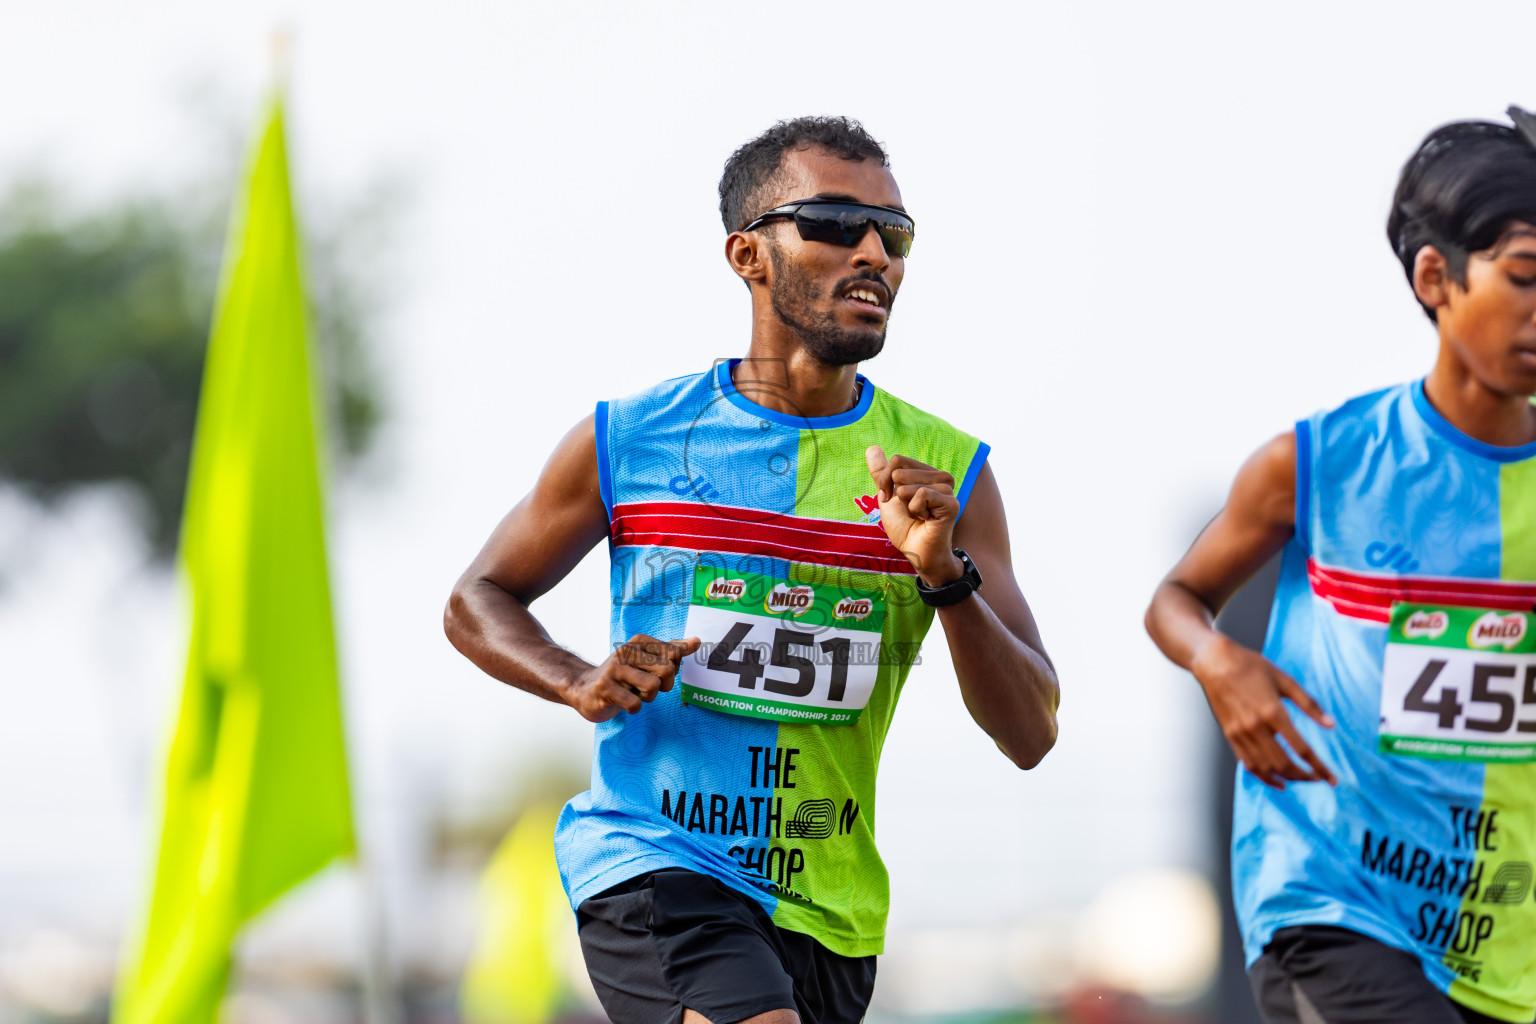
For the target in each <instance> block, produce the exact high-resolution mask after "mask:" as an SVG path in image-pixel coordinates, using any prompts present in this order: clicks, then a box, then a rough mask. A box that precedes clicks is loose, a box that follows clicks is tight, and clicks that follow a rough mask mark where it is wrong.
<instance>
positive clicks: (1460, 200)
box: [1387, 121, 1536, 320]
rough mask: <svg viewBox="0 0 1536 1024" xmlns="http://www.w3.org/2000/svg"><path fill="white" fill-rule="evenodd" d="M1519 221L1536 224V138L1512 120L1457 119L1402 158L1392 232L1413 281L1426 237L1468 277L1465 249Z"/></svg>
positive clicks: (1462, 279) (1461, 278)
mask: <svg viewBox="0 0 1536 1024" xmlns="http://www.w3.org/2000/svg"><path fill="white" fill-rule="evenodd" d="M1515 221H1524V222H1526V223H1527V224H1531V225H1533V226H1536V145H1533V144H1532V143H1531V142H1527V141H1526V139H1525V138H1524V137H1523V136H1522V135H1521V134H1520V133H1519V132H1518V131H1516V130H1515V129H1514V128H1511V127H1509V126H1508V125H1502V124H1494V123H1493V122H1491V121H1457V122H1455V123H1453V124H1447V125H1442V126H1441V127H1439V128H1436V129H1435V130H1434V131H1432V132H1430V133H1429V136H1428V137H1427V138H1425V140H1424V141H1423V142H1422V143H1421V144H1420V145H1419V148H1418V150H1417V151H1416V152H1415V153H1414V154H1413V156H1411V157H1409V158H1408V162H1407V163H1406V164H1404V165H1403V172H1402V175H1401V176H1400V177H1399V178H1398V181H1397V193H1396V194H1395V195H1394V196H1393V197H1392V213H1391V214H1390V215H1389V216H1388V217H1387V240H1388V241H1389V242H1391V243H1392V251H1393V252H1394V253H1396V254H1397V258H1398V260H1399V261H1400V262H1401V263H1402V265H1403V272H1404V273H1405V274H1407V275H1408V284H1409V285H1410V286H1412V284H1413V260H1414V257H1415V256H1417V255H1418V252H1419V250H1420V249H1422V248H1423V247H1424V246H1426V245H1432V246H1434V247H1435V248H1436V249H1438V250H1439V251H1440V254H1441V255H1443V256H1444V257H1445V262H1446V265H1447V266H1448V267H1449V268H1450V271H1451V274H1452V275H1453V276H1454V277H1455V279H1456V280H1457V281H1458V282H1459V283H1461V284H1465V283H1466V273H1467V257H1468V256H1469V255H1470V254H1471V253H1474V252H1480V251H1482V250H1484V249H1488V248H1491V247H1492V246H1494V245H1495V244H1497V243H1498V241H1499V239H1500V238H1502V237H1503V236H1504V233H1505V232H1506V231H1507V230H1508V229H1509V226H1510V225H1511V224H1512V223H1513V222H1515ZM1421 305H1422V303H1421ZM1424 312H1425V314H1426V315H1428V317H1429V318H1430V319H1431V320H1434V319H1435V311H1434V310H1432V309H1430V308H1429V307H1427V306H1425V307H1424Z"/></svg>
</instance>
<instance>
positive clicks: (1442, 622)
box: [1403, 612, 1451, 640]
mask: <svg viewBox="0 0 1536 1024" xmlns="http://www.w3.org/2000/svg"><path fill="white" fill-rule="evenodd" d="M1450 628H1451V617H1450V616H1449V615H1447V614H1446V613H1445V612H1414V613H1413V614H1412V615H1410V616H1408V621H1407V622H1405V623H1403V636H1405V637H1407V638H1408V639H1409V640H1419V639H1426V640H1434V639H1437V638H1438V637H1441V636H1444V635H1445V631H1446V630H1447V629H1450Z"/></svg>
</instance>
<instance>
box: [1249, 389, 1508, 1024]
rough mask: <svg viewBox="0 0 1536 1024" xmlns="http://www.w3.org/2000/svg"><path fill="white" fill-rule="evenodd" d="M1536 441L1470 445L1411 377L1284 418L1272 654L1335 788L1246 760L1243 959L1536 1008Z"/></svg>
mask: <svg viewBox="0 0 1536 1024" xmlns="http://www.w3.org/2000/svg"><path fill="white" fill-rule="evenodd" d="M1533 611H1536V444H1532V445H1526V446H1524V447H1520V448H1499V447H1494V446H1492V445H1488V444H1484V443H1482V442H1480V441H1477V440H1475V439H1473V438H1471V437H1468V436H1467V435H1465V434H1463V433H1461V432H1460V431H1459V430H1457V429H1456V428H1455V427H1454V426H1452V425H1451V424H1450V423H1449V422H1447V421H1446V420H1445V418H1444V417H1442V416H1441V415H1440V414H1439V413H1438V412H1437V411H1436V410H1435V409H1434V408H1433V406H1431V405H1430V403H1429V401H1428V400H1427V399H1426V397H1425V395H1424V389H1423V384H1422V382H1420V383H1416V384H1412V385H1400V386H1398V387H1393V388H1389V389H1387V390H1385V391H1380V392H1376V393H1374V394H1370V395H1365V396H1363V397H1360V398H1356V399H1353V400H1351V401H1349V402H1346V403H1345V404H1344V405H1342V406H1340V407H1339V408H1337V409H1335V410H1333V411H1331V412H1323V413H1318V414H1317V415H1314V416H1313V417H1311V418H1310V419H1308V420H1304V421H1303V422H1301V423H1298V424H1297V426H1296V529H1295V533H1294V536H1293V538H1292V540H1291V541H1290V542H1289V543H1288V544H1287V546H1286V548H1285V552H1284V555H1283V561H1282V567H1281V576H1280V584H1279V588H1278V590H1277V592H1276V595H1275V602H1274V608H1273V611H1272V614H1271V618H1270V624H1269V634H1268V638H1267V640H1266V643H1265V649H1264V653H1265V655H1266V656H1267V657H1268V658H1269V659H1270V660H1271V661H1273V662H1274V663H1275V664H1276V665H1277V666H1279V667H1280V669H1282V670H1283V671H1285V672H1286V673H1288V674H1289V675H1291V676H1292V677H1293V678H1295V679H1296V680H1297V681H1298V682H1299V683H1300V684H1301V685H1302V687H1303V688H1305V689H1306V690H1307V691H1308V692H1309V693H1311V694H1312V696H1313V697H1315V698H1316V699H1317V701H1318V703H1320V704H1321V705H1322V706H1323V708H1324V709H1325V710H1327V711H1328V712H1329V713H1331V714H1332V715H1333V716H1334V718H1335V720H1336V721H1337V725H1336V727H1335V728H1333V729H1324V728H1322V727H1320V726H1318V725H1317V724H1316V723H1314V722H1312V720H1311V719H1309V718H1307V717H1306V716H1305V715H1303V714H1301V713H1300V712H1298V711H1296V710H1294V709H1292V710H1291V718H1292V720H1293V721H1294V722H1295V723H1296V728H1297V729H1298V730H1299V731H1300V733H1301V734H1302V736H1303V737H1304V738H1305V739H1306V741H1307V743H1309V744H1311V745H1312V747H1313V749H1314V750H1316V751H1317V753H1318V754H1319V756H1321V757H1322V758H1323V760H1324V761H1325V762H1326V763H1327V764H1328V765H1329V766H1330V767H1331V768H1332V769H1333V770H1334V771H1335V773H1336V774H1337V775H1338V778H1339V784H1338V786H1337V787H1336V788H1335V787H1330V786H1328V785H1326V784H1321V783H1304V784H1294V783H1293V784H1291V785H1289V786H1288V787H1287V788H1286V789H1285V790H1284V791H1283V792H1277V791H1275V790H1272V789H1269V788H1267V787H1265V786H1264V785H1263V784H1261V783H1260V782H1259V781H1258V780H1257V779H1255V778H1254V777H1253V776H1252V775H1251V774H1249V773H1248V772H1246V771H1242V770H1239V779H1238V786H1237V796H1236V807H1235V821H1234V825H1233V836H1232V859H1233V886H1234V890H1235V895H1236V903H1237V910H1238V917H1239V919H1240V921H1241V923H1242V927H1243V939H1244V943H1245V946H1246V949H1247V957H1248V961H1249V963H1250V964H1251V963H1252V962H1253V961H1255V960H1257V959H1258V957H1259V956H1260V955H1261V954H1262V952H1263V949H1264V947H1265V945H1266V944H1268V943H1269V941H1270V939H1271V938H1272V936H1273V935H1274V933H1275V931H1276V930H1277V929H1279V928H1284V927H1287V926H1290V925H1303V924H1312V925H1319V924H1321V925H1334V926H1337V927H1342V928H1349V929H1352V930H1354V931H1357V932H1361V933H1363V934H1365V935H1368V936H1370V937H1372V938H1374V939H1377V940H1379V941H1381V942H1384V943H1386V944H1388V945H1391V946H1394V947H1397V948H1399V949H1403V950H1407V951H1410V952H1412V953H1414V954H1416V955H1417V956H1418V957H1419V958H1420V960H1421V961H1422V963H1423V966H1424V972H1425V974H1426V975H1427V976H1428V977H1429V978H1430V980H1431V981H1433V982H1434V984H1435V985H1437V986H1438V987H1439V988H1441V989H1442V990H1444V991H1445V992H1446V993H1447V994H1448V995H1449V996H1450V997H1451V998H1452V999H1454V1000H1456V1001H1458V1002H1460V1003H1462V1004H1464V1005H1466V1006H1469V1007H1471V1008H1473V1009H1475V1010H1478V1011H1480V1012H1482V1013H1485V1014H1488V1015H1489V1016H1492V1017H1496V1018H1498V1019H1500V1020H1508V1021H1530V1020H1531V1019H1532V1015H1533V1013H1536V885H1533V873H1536V628H1533V627H1536V616H1533V615H1532V614H1531V613H1532V612H1533Z"/></svg>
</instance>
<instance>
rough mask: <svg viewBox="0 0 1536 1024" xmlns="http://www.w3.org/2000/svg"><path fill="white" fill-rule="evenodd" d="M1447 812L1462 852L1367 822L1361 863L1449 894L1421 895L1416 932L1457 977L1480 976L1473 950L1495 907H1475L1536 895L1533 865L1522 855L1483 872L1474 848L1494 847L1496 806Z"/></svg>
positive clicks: (1489, 928)
mask: <svg viewBox="0 0 1536 1024" xmlns="http://www.w3.org/2000/svg"><path fill="white" fill-rule="evenodd" d="M1450 814H1451V832H1452V837H1453V849H1454V850H1458V851H1462V853H1463V855H1462V856H1454V855H1453V856H1446V855H1445V854H1443V853H1435V852H1433V851H1431V850H1426V849H1424V848H1423V847H1422V846H1418V845H1417V844H1414V843H1410V842H1408V841H1407V840H1403V839H1399V838H1397V837H1395V836H1391V835H1376V834H1373V833H1372V832H1371V830H1370V829H1366V830H1365V835H1364V836H1363V837H1362V840H1361V844H1360V864H1361V866H1362V867H1363V868H1365V870H1367V871H1369V872H1371V873H1372V874H1375V875H1378V876H1380V877H1382V878H1390V879H1392V880H1393V881H1396V882H1400V883H1402V884H1403V885H1411V886H1413V887H1415V888H1417V889H1419V890H1421V891H1422V892H1424V893H1427V894H1431V895H1434V896H1438V897H1442V898H1444V900H1445V901H1447V902H1442V901H1439V900H1426V901H1425V902H1423V903H1421V904H1420V905H1419V908H1418V916H1417V921H1416V923H1415V925H1414V929H1413V932H1412V935H1413V938H1414V940H1415V941H1417V942H1420V943H1422V944H1423V945H1425V946H1427V947H1429V948H1430V949H1433V950H1437V951H1439V953H1440V954H1441V956H1442V957H1443V958H1444V962H1445V964H1446V966H1448V967H1450V968H1451V969H1452V970H1455V971H1456V972H1457V973H1458V974H1460V975H1461V976H1462V977H1464V978H1467V979H1469V980H1471V981H1477V980H1479V978H1480V976H1481V974H1482V960H1480V959H1478V951H1479V949H1481V947H1482V945H1483V943H1485V942H1487V941H1488V940H1489V939H1492V938H1493V935H1494V931H1495V929H1496V921H1495V919H1494V915H1493V914H1491V913H1487V912H1483V911H1482V910H1481V909H1480V908H1481V907H1483V906H1488V907H1489V908H1490V909H1491V908H1492V907H1493V906H1499V905H1508V904H1519V903H1524V902H1526V901H1527V900H1531V899H1536V887H1533V885H1532V880H1533V878H1532V876H1533V869H1532V865H1531V864H1529V863H1527V862H1525V861H1516V860H1511V861H1505V862H1504V863H1502V864H1500V865H1499V866H1498V867H1497V869H1495V870H1494V871H1493V872H1492V874H1491V876H1488V877H1485V876H1487V875H1488V872H1487V871H1486V868H1487V863H1488V862H1487V860H1486V858H1485V859H1479V857H1478V855H1479V854H1486V853H1496V852H1497V851H1498V848H1499V847H1498V843H1499V823H1498V816H1499V812H1498V811H1497V810H1482V809H1480V808H1476V807H1457V806H1452V807H1451V808H1450Z"/></svg>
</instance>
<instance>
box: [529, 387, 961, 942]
mask: <svg viewBox="0 0 1536 1024" xmlns="http://www.w3.org/2000/svg"><path fill="white" fill-rule="evenodd" d="M731 365H733V364H732V363H727V362H720V363H718V364H717V365H716V366H715V368H714V369H713V370H711V371H710V372H708V373H703V374H697V375H693V376H688V377H680V378H677V379H675V380H670V381H667V382H665V383H663V384H660V385H658V386H656V387H654V388H651V389H650V390H648V391H643V392H640V393H639V394H635V395H631V396H629V397H627V398H622V399H618V400H615V401H611V402H604V403H600V404H599V405H598V407H597V413H596V433H597V458H598V474H599V482H600V488H601V492H602V498H603V503H604V505H605V506H606V507H607V508H608V511H609V517H610V523H611V534H610V538H609V554H610V558H611V575H610V580H611V592H612V613H611V620H610V623H611V628H610V639H611V641H612V642H613V643H614V644H615V645H617V644H620V643H623V642H625V641H627V640H628V639H629V638H630V637H632V636H634V635H635V634H637V633H644V634H647V635H649V636H652V637H656V638H658V639H662V640H677V639H682V638H683V637H685V636H687V635H689V633H688V630H689V628H690V627H691V628H693V629H694V630H695V631H696V632H697V633H698V635H699V636H700V638H701V639H702V640H703V641H704V646H703V647H702V648H701V649H700V651H699V653H698V654H696V655H694V656H693V658H692V659H690V660H691V661H692V662H693V663H692V664H689V665H685V666H684V669H683V671H682V673H681V678H680V679H679V681H678V683H677V685H675V686H674V687H673V689H672V690H670V691H668V692H666V693H662V694H660V695H658V697H657V698H656V700H655V701H654V702H652V703H650V704H648V705H646V706H645V707H644V708H642V709H641V710H640V711H639V712H637V713H635V714H627V713H621V714H620V715H618V716H617V717H615V718H613V719H612V720H610V721H608V722H604V723H602V724H600V725H598V726H597V727H596V743H595V749H594V753H593V768H592V788H591V790H590V791H588V792H585V793H582V794H580V795H579V796H577V797H576V798H574V799H573V800H571V802H570V803H569V804H567V805H566V807H565V809H564V811H563V812H562V814H561V816H560V821H559V825H558V827H557V829H556V833H555V846H556V852H557V854H558V857H559V862H560V870H561V875H562V877H563V879H564V882H565V887H566V891H567V893H568V894H569V896H570V898H571V904H572V906H573V907H574V906H577V905H579V904H580V903H581V901H582V900H584V899H586V898H588V897H590V896H592V895H594V894H596V893H598V892H601V891H602V890H604V889H607V888H609V887H611V886H613V885H616V884H618V883H620V882H623V881H625V880H626V879H629V878H632V877H634V876H636V875H639V874H642V873H644V872H648V871H654V870H658V869H661V868H669V867H681V868H688V869H691V870H693V871H699V872H703V873H705V874H708V875H711V876H713V877H715V878H718V879H719V880H721V881H722V882H724V883H726V884H727V885H730V886H732V887H734V888H735V889H737V890H739V891H741V892H743V893H746V894H748V895H750V896H751V897H753V898H754V899H756V900H758V901H759V903H761V905H762V906H763V907H764V909H765V910H766V911H767V912H768V913H769V914H770V915H772V918H773V921H774V922H775V924H777V925H779V926H780V927H783V928H786V929H789V930H791V931H796V932H801V933H804V934H807V935H810V936H811V937H812V938H815V939H816V940H817V941H819V942H821V943H822V944H823V945H825V946H826V947H827V948H829V949H831V950H832V951H834V952H836V953H840V954H843V955H845V956H867V955H870V954H874V953H878V952H881V950H882V946H883V942H884V934H885V919H886V911H887V906H888V900H889V893H888V886H887V878H886V872H885V867H884V865H883V864H882V863H881V860H880V855H879V853H878V851H877V850H876V848H875V838H874V836H875V771H876V766H877V764H878V762H879V759H880V750H881V746H882V744H883V743H884V740H885V735H886V731H887V729H888V728H889V726H890V723H891V717H892V714H893V713H894V711H895V707H896V701H897V698H898V696H899V695H900V693H901V688H902V684H903V682H904V681H905V680H906V678H907V673H908V671H909V670H910V668H911V667H912V665H913V663H914V662H915V660H916V657H917V652H918V647H919V645H920V644H921V642H922V640H923V637H924V635H925V634H926V632H927V630H928V627H929V625H930V624H931V622H932V620H933V609H931V608H929V607H928V606H926V605H924V604H923V603H922V602H921V601H920V600H919V598H918V596H917V591H916V586H915V579H916V576H915V573H914V572H913V569H912V567H911V565H910V563H909V562H908V560H907V559H906V557H905V556H904V555H902V553H901V552H900V551H898V550H896V548H895V547H894V546H892V545H891V543H890V541H889V540H888V539H887V538H886V535H885V532H884V530H883V529H882V528H881V526H880V523H879V521H878V515H879V513H878V508H877V506H876V503H875V500H874V498H873V496H872V495H873V489H874V488H873V484H872V482H871V480H870V477H869V472H868V469H867V468H866V463H865V456H864V451H865V449H866V448H867V447H869V446H870V445H872V444H878V445H881V446H882V447H884V449H885V451H886V452H887V454H890V455H896V454H901V455H907V456H910V457H912V458H915V459H918V460H920V461H922V462H925V463H927V464H928V465H931V466H935V467H937V468H939V469H943V470H945V471H947V472H949V473H950V474H952V475H953V476H954V478H955V481H956V493H957V495H958V497H959V499H960V504H961V510H962V512H963V511H964V507H965V504H966V501H967V499H968V497H969V495H970V492H971V489H972V486H973V485H974V484H975V482H976V479H977V476H978V475H979V474H980V472H981V468H982V466H983V465H984V464H985V462H986V457H987V452H988V448H987V446H986V445H985V444H982V443H981V442H979V441H977V440H976V439H975V438H973V437H971V436H969V435H967V434H964V433H962V432H960V431H958V430H956V429H954V428H953V427H951V426H949V424H947V423H945V422H944V421H943V420H940V419H938V418H937V417H934V416H931V415H929V414H927V413H924V412H922V411H921V410H919V409H916V408H914V407H912V406H910V405H908V404H907V403H905V402H902V401H901V400H899V399H897V398H895V397H893V396H891V395H889V394H887V393H886V392H884V391H881V390H879V389H878V388H876V387H875V386H874V385H873V384H870V383H869V382H868V381H866V380H865V379H864V378H863V377H860V378H859V381H860V383H861V385H862V391H861V393H860V397H859V400H858V402H857V404H856V405H855V407H854V408H853V409H850V410H849V411H848V412H845V413H842V414H840V415H837V416H828V417H817V418H810V419H807V418H805V417H801V416H793V415H787V414H785V413H780V412H777V411H774V410H771V409H768V408H765V407H763V406H761V405H758V404H757V403H755V402H753V401H752V400H751V397H750V395H747V394H743V393H742V392H740V391H738V390H737V389H736V388H735V386H734V385H733V384H732V381H731V376H730V367H731ZM754 638H758V639H760V640H761V642H757V640H755V639H754Z"/></svg>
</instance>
